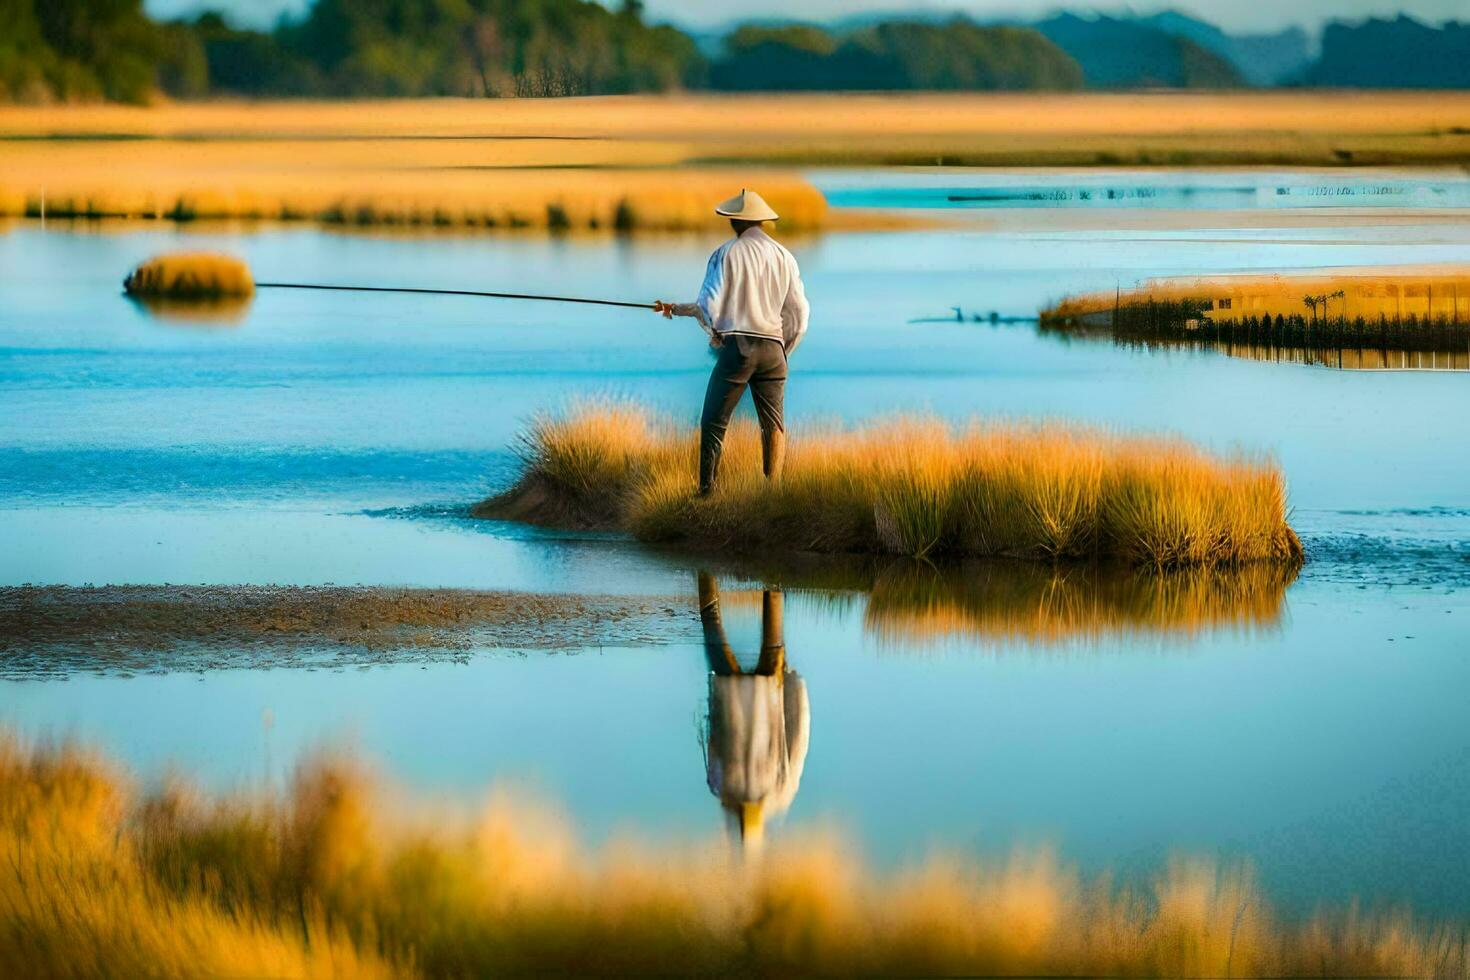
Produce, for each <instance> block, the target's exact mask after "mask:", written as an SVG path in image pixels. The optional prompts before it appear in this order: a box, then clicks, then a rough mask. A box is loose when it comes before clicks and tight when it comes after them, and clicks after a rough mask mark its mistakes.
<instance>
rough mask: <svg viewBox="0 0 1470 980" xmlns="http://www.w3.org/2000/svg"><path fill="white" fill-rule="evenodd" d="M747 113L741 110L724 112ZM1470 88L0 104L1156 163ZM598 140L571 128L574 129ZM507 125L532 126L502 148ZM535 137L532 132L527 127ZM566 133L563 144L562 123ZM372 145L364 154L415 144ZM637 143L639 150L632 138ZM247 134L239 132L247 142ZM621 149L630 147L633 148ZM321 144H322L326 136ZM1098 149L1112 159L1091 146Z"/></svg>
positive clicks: (535, 162) (919, 156) (1417, 119)
mask: <svg viewBox="0 0 1470 980" xmlns="http://www.w3.org/2000/svg"><path fill="white" fill-rule="evenodd" d="M732 120H738V121H739V125H738V126H737V125H732ZM1467 130H1470V93H1463V92H1445V93H1435V94H1434V95H1433V96H1428V97H1426V96H1425V95H1424V94H1423V93H1415V92H1242V93H1182V92H1181V93H1132V94H1103V93H1076V94H1052V93H1046V94H1040V93H1038V94H1023V93H980V94H950V95H941V94H889V95H876V94H875V95H860V94H842V95H739V96H735V95H687V94H686V95H670V96H601V97H589V98H576V99H534V100H531V99H527V100H515V99H503V100H463V99H434V100H418V101H390V102H265V103H229V102H223V103H202V104H181V105H173V106H166V107H157V108H138V107H130V106H76V107H62V108H57V107H41V108H35V107H23V106H10V107H0V135H12V136H14V135H27V136H34V135H46V136H98V135H111V136H116V135H128V136H149V137H155V138H157V137H188V138H189V139H191V140H219V139H233V138H236V137H240V136H246V137H249V138H250V139H252V140H264V139H270V138H277V139H282V140H290V141H301V140H320V139H322V138H331V139H347V138H358V139H369V140H385V139H387V138H394V139H399V140H402V139H403V138H405V137H416V138H418V140H419V141H424V140H427V139H429V138H432V137H456V138H459V139H461V140H464V139H469V138H475V139H479V140H481V141H487V140H488V139H490V138H498V139H499V140H500V141H502V143H501V145H499V146H480V147H474V146H470V147H459V148H455V149H451V148H446V149H443V150H440V151H436V152H442V153H470V154H473V155H472V156H471V157H470V158H469V159H470V161H471V162H475V163H480V164H489V165H502V166H503V165H505V163H504V162H502V161H511V162H513V164H514V165H516V166H552V165H557V164H560V163H568V162H570V163H576V164H579V165H587V164H589V163H593V162H596V163H600V164H603V165H609V164H616V165H619V166H626V165H629V164H632V163H641V164H644V165H648V164H653V163H656V164H659V165H663V164H668V163H673V162H686V163H687V162H693V161H707V160H710V159H722V160H728V159H741V160H772V159H780V160H794V161H801V162H837V161H851V162H867V163H884V162H895V161H896V160H897V159H906V158H912V159H911V160H908V161H907V162H920V163H934V162H935V161H936V159H937V158H938V157H941V156H943V157H945V158H946V159H947V160H948V161H949V162H952V163H960V162H975V159H974V158H976V157H979V158H981V159H982V160H983V161H984V162H994V163H998V164H1015V163H1021V162H1053V163H1068V162H1070V163H1098V162H1138V161H1139V160H1140V159H1141V158H1142V157H1143V156H1150V157H1151V158H1152V159H1153V162H1155V163H1168V162H1171V161H1170V160H1169V159H1167V158H1168V157H1170V156H1179V155H1181V154H1183V155H1189V156H1190V157H1191V158H1192V159H1191V160H1190V161H1188V162H1210V161H1213V162H1295V163H1322V164H1327V165H1340V164H1341V163H1343V162H1345V159H1344V157H1343V155H1342V153H1341V152H1339V151H1346V152H1347V153H1348V154H1350V155H1351V158H1352V159H1353V160H1354V162H1360V163H1362V162H1409V161H1413V160H1427V161H1439V162H1455V161H1462V160H1463V159H1465V157H1466V156H1467V155H1470V132H1467ZM567 137H574V138H576V139H577V140H590V141H597V142H595V143H594V145H593V146H592V147H590V148H589V147H575V146H570V145H566V138H567ZM509 138H516V139H517V140H524V139H527V138H530V139H532V140H533V143H532V144H531V145H530V146H526V147H507V146H505V145H504V141H506V140H508V139H509ZM536 138H540V142H539V143H536V142H534V141H535V140H536ZM556 138H560V140H559V142H560V143H561V144H562V145H557V143H556V142H553V139H556ZM422 146H423V143H422V142H416V143H413V144H411V149H409V148H404V147H399V148H398V149H397V150H394V151H390V150H388V149H386V148H382V147H381V146H380V145H377V144H375V145H373V146H370V147H367V148H366V149H368V150H369V151H370V153H369V154H368V156H373V155H377V154H381V153H390V152H392V153H397V154H401V155H408V156H410V157H412V156H414V155H417V154H418V153H420V152H421V149H420V148H421V147H422ZM629 148H631V149H629ZM247 149H248V148H241V151H242V152H245V151H246V150H247ZM624 150H627V151H628V152H624ZM312 152H313V153H316V152H319V151H318V150H316V149H313V150H312ZM1099 154H1103V155H1111V157H1116V158H1117V159H1116V160H1111V159H1109V160H1101V161H1100V160H1099V159H1098V156H1099Z"/></svg>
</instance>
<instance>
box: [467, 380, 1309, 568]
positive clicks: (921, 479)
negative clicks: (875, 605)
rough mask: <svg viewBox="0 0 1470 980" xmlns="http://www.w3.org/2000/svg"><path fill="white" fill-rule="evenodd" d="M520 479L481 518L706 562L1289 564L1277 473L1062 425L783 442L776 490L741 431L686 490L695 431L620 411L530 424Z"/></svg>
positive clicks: (915, 429) (594, 410)
mask: <svg viewBox="0 0 1470 980" xmlns="http://www.w3.org/2000/svg"><path fill="white" fill-rule="evenodd" d="M520 451H521V454H522V457H523V459H524V470H523V472H522V474H521V476H520V478H519V479H518V480H517V481H516V483H515V484H514V485H513V486H512V487H511V488H510V489H508V490H507V491H505V492H504V493H502V494H500V495H498V496H496V497H492V498H491V499H489V500H486V501H484V502H482V503H480V504H479V505H477V506H476V508H475V509H474V513H475V515H476V516H479V517H488V518H497V519H504V520H519V521H528V522H532V523H538V524H547V525H553V526H561V527H574V528H605V529H618V530H625V531H629V532H631V533H632V534H633V535H635V536H636V537H637V538H639V539H640V540H643V541H649V542H679V543H683V544H685V545H689V546H693V547H697V548H701V549H705V548H707V549H710V550H731V549H733V550H750V551H757V552H769V553H777V552H821V553H880V554H881V553H887V554H897V555H909V556H914V557H921V558H922V557H937V556H941V555H948V556H957V557H1005V558H1019V559H1030V560H1037V561H1070V560H1082V561H1114V562H1119V563H1122V564H1126V565H1132V566H1145V567H1154V568H1182V567H1200V566H1225V565H1239V564H1246V563H1253V562H1276V563H1283V564H1289V565H1296V564H1299V563H1300V562H1301V560H1302V547H1301V542H1300V541H1299V540H1298V538H1297V536H1296V533H1295V532H1294V531H1293V530H1292V529H1291V526H1290V525H1289V524H1288V523H1287V505H1286V483H1285V479H1284V477H1283V476H1282V474H1281V471H1280V469H1279V468H1278V467H1277V466H1276V465H1275V464H1274V463H1272V462H1270V461H1267V460H1262V459H1256V458H1250V457H1246V456H1239V455H1237V456H1230V457H1217V456H1212V455H1209V454H1206V453H1204V452H1202V451H1200V450H1198V449H1195V448H1193V447H1191V446H1189V445H1187V444H1185V443H1183V442H1181V441H1178V440H1173V439H1166V438H1139V437H1125V436H1119V435H1115V434H1112V433H1108V432H1104V431H1099V430H1096V429H1088V428H1083V427H1079V426H1073V425H1065V424H1059V423H1046V424H1024V423H1008V424H998V423H986V422H981V421H975V422H972V423H970V424H968V425H967V426H965V427H963V428H959V429H956V428H952V427H950V426H949V425H946V424H945V423H943V422H940V421H937V420H931V419H912V418H900V419H895V420H892V421H888V422H884V423H881V424H878V425H875V426H871V427H868V428H862V429H840V428H825V429H821V430H808V431H806V432H803V433H797V434H796V435H795V436H794V437H793V438H792V440H791V444H790V455H789V457H788V460H787V466H786V473H785V477H784V479H783V480H782V481H781V482H780V483H779V484H777V485H776V486H774V487H773V486H767V485H766V484H765V481H764V479H763V477H762V476H761V475H760V465H759V458H760V438H759V434H758V432H757V431H756V430H755V428H754V426H752V425H749V424H744V425H736V426H733V427H732V428H731V430H730V433H729V435H728V436H727V439H726V447H725V457H726V458H725V463H724V472H723V478H722V482H721V484H720V485H719V486H718V488H717V489H716V491H715V493H713V494H712V495H710V496H709V497H707V498H700V497H698V496H696V495H695V492H694V478H693V474H694V472H695V459H696V454H697V452H698V437H697V435H696V434H694V433H693V432H692V431H681V430H680V429H678V428H676V427H675V426H674V425H672V424H670V423H668V422H666V421H662V420H658V419H655V418H654V417H652V416H651V415H650V414H649V413H648V412H646V411H645V410H643V409H641V408H639V407H637V406H629V405H609V404H599V405H587V406H583V407H580V408H577V409H574V410H572V411H571V412H569V413H567V414H565V415H561V416H543V417H541V418H539V419H537V420H536V421H535V422H534V423H533V424H532V426H531V427H530V429H529V431H528V432H527V433H526V435H525V436H524V438H523V442H522V445H521V450H520Z"/></svg>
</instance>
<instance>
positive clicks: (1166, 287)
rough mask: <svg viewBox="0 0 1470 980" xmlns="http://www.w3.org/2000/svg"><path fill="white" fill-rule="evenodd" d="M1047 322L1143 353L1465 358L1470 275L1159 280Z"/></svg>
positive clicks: (1461, 270)
mask: <svg viewBox="0 0 1470 980" xmlns="http://www.w3.org/2000/svg"><path fill="white" fill-rule="evenodd" d="M1040 319H1041V328H1042V329H1043V330H1050V331H1055V332H1058V333H1090V332H1102V333H1111V335H1112V336H1113V337H1114V338H1116V339H1117V340H1119V341H1121V342H1124V343H1139V344H1144V345H1152V344H1161V345H1165V344H1166V345H1220V346H1225V345H1232V346H1236V345H1261V346H1269V347H1276V348H1287V349H1297V350H1324V349H1331V350H1339V349H1350V350H1376V351H1385V352H1386V351H1418V352H1444V353H1458V354H1463V353H1464V352H1465V351H1466V349H1467V346H1470V268H1466V267H1465V266H1432V267H1424V268H1369V269H1341V270H1335V271H1334V272H1333V273H1332V274H1330V275H1324V274H1321V273H1309V274H1300V273H1299V274H1284V275H1271V276H1262V275H1236V276H1212V277H1202V278H1163V279H1150V280H1147V281H1145V282H1143V283H1141V284H1139V285H1138V286H1136V287H1134V288H1131V289H1119V290H1115V291H1111V292H1102V293H1089V294H1085V295H1081V296H1069V297H1067V298H1066V299H1064V300H1062V301H1061V302H1060V303H1057V304H1056V305H1055V306H1053V307H1051V308H1050V309H1046V310H1043V311H1042V312H1041V318H1040Z"/></svg>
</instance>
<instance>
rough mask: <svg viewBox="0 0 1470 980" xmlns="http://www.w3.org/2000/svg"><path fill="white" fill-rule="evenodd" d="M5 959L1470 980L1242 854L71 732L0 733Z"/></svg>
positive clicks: (19, 963)
mask: <svg viewBox="0 0 1470 980" xmlns="http://www.w3.org/2000/svg"><path fill="white" fill-rule="evenodd" d="M0 777H3V779H0V963H4V964H6V966H7V968H8V969H9V971H10V972H11V973H12V974H14V975H17V976H102V975H125V976H198V975H250V976H282V977H286V976H318V975H321V976H325V975H332V976H365V977H376V976H399V977H458V976H485V975H507V974H509V975H522V974H530V973H536V974H569V975H594V974H595V975H629V974H657V975H673V974H677V975H690V974H699V975H719V976H750V975H785V976H789V975H827V976H831V975H889V976H891V975H913V974H923V975H955V974H964V975H1000V974H1004V975H1072V976H1076V975H1086V976H1124V975H1126V976H1182V977H1190V976H1220V977H1224V976H1236V977H1250V976H1305V975H1310V976H1383V975H1391V976H1444V977H1452V976H1461V977H1463V976H1466V975H1467V971H1470V958H1467V954H1466V949H1467V934H1466V930H1465V928H1464V927H1463V926H1440V927H1428V926H1425V925H1424V924H1422V923H1418V922H1415V921H1414V920H1413V919H1411V918H1410V917H1409V916H1408V915H1407V914H1404V913H1400V914H1396V915H1390V916H1368V915H1365V914H1363V913H1361V912H1359V911H1357V910H1356V906H1354V907H1353V908H1352V910H1350V911H1348V912H1345V913H1338V914H1333V913H1319V914H1317V915H1316V916H1315V917H1313V918H1312V919H1311V920H1309V921H1307V922H1304V923H1291V922H1286V921H1283V920H1282V919H1280V918H1279V917H1277V916H1275V915H1273V913H1272V911H1271V909H1270V907H1269V904H1268V902H1267V900H1266V898H1265V896H1264V895H1263V894H1262V893H1261V891H1260V889H1259V888H1258V887H1257V885H1256V884H1255V881H1254V879H1253V878H1252V876H1251V875H1250V873H1249V872H1248V871H1247V870H1245V869H1234V868H1226V869H1221V868H1217V867H1216V866H1214V865H1213V864H1211V863H1209V862H1205V861H1185V860H1179V861H1175V862H1172V863H1170V864H1169V865H1168V866H1167V867H1166V868H1164V869H1162V870H1161V871H1160V872H1159V873H1157V874H1156V875H1155V876H1154V877H1153V879H1152V881H1151V882H1148V883H1146V884H1142V885H1138V886H1124V887H1118V886H1112V885H1109V884H1108V883H1107V882H1106V881H1105V880H1099V881H1086V880H1083V879H1082V878H1080V877H1079V875H1078V874H1077V872H1076V871H1075V870H1073V869H1071V868H1069V867H1067V866H1066V865H1064V864H1063V863H1061V862H1060V861H1059V860H1058V859H1057V858H1056V856H1055V855H1053V854H1051V853H1049V852H1047V851H1040V852H1017V853H1016V854H1015V855H1014V856H1012V857H1011V858H1010V859H1008V860H1001V861H991V862H980V861H977V860H975V859H973V858H970V857H968V856H963V855H953V854H941V855H936V856H935V857H934V858H933V859H932V860H930V861H928V862H926V863H923V864H921V865H918V866H916V867H912V868H909V869H906V870H900V871H898V872H897V873H894V874H890V875H878V874H875V873H873V872H872V871H871V870H869V869H868V867H867V866H866V864H865V863H864V862H863V861H862V860H861V859H860V858H858V857H857V856H855V855H854V853H853V852H852V851H851V850H850V849H847V848H844V847H842V846H841V845H840V844H838V843H837V842H835V841H833V840H831V839H830V838H825V837H818V838H807V839H794V838H793V839H788V840H785V841H782V842H779V843H777V844H776V845H774V846H773V848H772V849H771V850H769V851H767V852H766V853H765V854H764V855H763V856H762V857H761V858H760V859H755V860H750V861H745V862H741V861H737V860H734V859H733V855H730V854H728V852H726V851H724V850H723V849H721V848H719V847H717V846H714V845H712V844H706V845H686V846H683V847H676V848H672V849H671V848H670V847H668V846H666V845H665V846H659V847H652V846H648V845H645V844H641V843H639V842H636V841H631V840H624V841H622V842H620V843H617V844H614V845H610V846H607V847H605V848H604V849H601V850H599V851H588V850H587V849H585V848H583V847H581V846H579V845H578V843H577V841H576V839H575V837H574V836H573V834H572V833H571V832H570V830H569V828H568V827H567V825H566V824H565V822H564V821H562V820H561V819H559V818H558V817H557V816H556V814H555V813H554V812H551V811H548V810H547V809H545V808H544V807H534V806H529V805H527V804H525V803H523V802H519V801H517V800H516V799H514V798H512V797H507V796H504V795H499V794H497V795H495V796H493V797H492V798H491V799H490V801H489V802H488V804H487V806H486V807H485V809H484V811H483V812H482V813H481V815H480V816H479V817H478V818H472V817H469V816H468V815H466V814H461V813H446V812H443V811H442V810H432V809H429V808H428V807H425V806H417V807H415V806H413V805H411V803H412V801H407V802H405V801H403V800H401V799H398V798H396V797H390V796H388V795H387V794H385V793H384V792H383V791H382V790H381V789H379V788H378V787H376V786H375V785H374V783H373V781H372V780H371V779H370V778H368V777H367V776H365V775H364V773H363V771H362V769H361V768H360V767H359V766H357V765H354V764H353V763H352V762H351V761H350V760H349V761H343V760H336V761H317V762H315V763H312V764H308V765H307V766H305V767H303V768H302V769H301V770H299V771H298V773H297V775H296V777H295V780H294V782H293V783H292V785H291V787H290V789H289V791H288V792H287V793H286V794H285V795H284V796H227V797H209V796H206V795H203V794H201V793H199V792H197V791H193V790H191V789H190V788H188V787H187V786H183V785H179V784H174V785H171V786H168V787H166V788H164V789H162V790H159V791H156V792H153V793H151V794H148V795H144V796H139V795H138V794H137V793H136V792H135V791H134V789H133V787H132V786H131V785H130V784H129V783H128V782H127V781H126V780H124V779H123V778H121V777H120V776H119V775H118V774H117V773H116V772H115V771H114V770H112V769H111V768H110V767H108V766H107V765H106V764H105V763H103V762H100V761H98V760H97V759H95V758H93V757H91V756H88V755H86V754H83V753H80V752H78V751H76V750H75V749H72V748H61V749H57V748H39V749H37V748H29V749H28V748H26V747H23V746H21V745H19V744H18V743H17V742H15V741H14V740H13V739H12V740H7V741H5V742H3V743H0Z"/></svg>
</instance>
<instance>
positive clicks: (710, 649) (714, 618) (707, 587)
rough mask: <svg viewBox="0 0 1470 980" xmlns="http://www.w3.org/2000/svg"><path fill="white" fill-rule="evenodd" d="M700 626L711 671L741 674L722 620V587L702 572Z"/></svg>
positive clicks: (700, 574)
mask: <svg viewBox="0 0 1470 980" xmlns="http://www.w3.org/2000/svg"><path fill="white" fill-rule="evenodd" d="M698 582H699V624H700V626H701V627H702V628H703V629H704V655H705V658H706V659H707V660H709V669H710V670H712V671H714V672H715V673H716V674H721V675H725V676H728V675H730V674H738V673H740V662H739V661H738V660H736V659H735V651H734V650H732V649H730V641H729V640H728V639H726V638H725V624H724V623H723V622H722V621H721V620H720V587H719V585H718V584H717V583H716V582H715V577H714V576H713V575H711V574H710V573H709V572H700V573H699V577H698Z"/></svg>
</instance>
